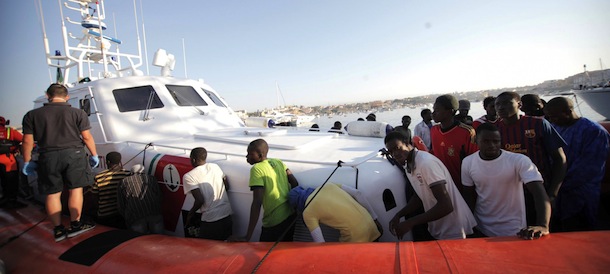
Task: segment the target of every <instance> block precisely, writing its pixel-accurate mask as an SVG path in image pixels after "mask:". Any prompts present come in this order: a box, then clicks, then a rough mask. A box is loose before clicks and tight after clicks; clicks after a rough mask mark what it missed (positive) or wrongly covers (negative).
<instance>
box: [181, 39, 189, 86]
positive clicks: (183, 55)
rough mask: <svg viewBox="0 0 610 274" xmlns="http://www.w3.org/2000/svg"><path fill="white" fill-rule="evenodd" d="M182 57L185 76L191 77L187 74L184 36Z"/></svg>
mask: <svg viewBox="0 0 610 274" xmlns="http://www.w3.org/2000/svg"><path fill="white" fill-rule="evenodd" d="M182 58H183V59H184V78H189V77H188V76H187V74H186V49H185V47H184V38H182Z"/></svg>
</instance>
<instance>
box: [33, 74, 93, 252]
mask: <svg viewBox="0 0 610 274" xmlns="http://www.w3.org/2000/svg"><path fill="white" fill-rule="evenodd" d="M46 95H47V98H48V100H49V103H45V104H44V105H43V106H42V107H40V108H37V109H34V110H30V111H29V112H28V113H27V114H25V116H24V117H23V123H22V124H23V134H24V135H23V159H24V161H25V164H24V166H23V173H24V174H25V175H33V174H34V172H35V171H37V172H38V185H39V188H38V190H39V191H40V193H41V194H44V195H46V210H47V214H48V216H49V218H50V220H51V223H52V224H53V225H54V226H55V227H54V229H53V233H54V235H55V241H56V242H58V241H61V240H63V239H65V238H66V236H67V237H74V236H76V235H79V234H81V233H83V232H85V231H88V230H90V229H92V228H94V227H95V225H94V224H92V223H89V222H81V212H82V208H83V187H84V186H88V185H91V184H92V183H93V176H92V173H91V168H92V167H93V168H95V167H97V166H98V165H99V162H100V160H99V157H98V156H97V150H96V147H95V140H94V139H93V136H92V135H91V132H89V129H91V125H90V124H89V118H88V117H87V114H86V113H85V112H84V111H83V110H82V109H77V108H73V107H71V106H70V104H68V103H67V100H68V99H69V98H70V97H69V96H68V89H67V88H66V87H65V86H63V85H61V84H51V85H50V86H49V88H48V89H47V92H46ZM34 141H37V142H38V143H37V145H38V149H39V152H40V155H39V157H38V164H37V163H35V162H31V160H32V149H33V148H34ZM83 143H84V146H86V147H87V148H88V149H89V152H90V153H91V156H90V157H89V161H87V154H86V151H85V149H84V147H83ZM64 186H67V187H68V189H69V191H70V195H69V198H68V206H69V207H70V221H71V223H70V228H69V229H67V230H66V229H65V228H64V226H63V225H62V223H61V207H62V204H61V192H62V190H63V189H64Z"/></svg>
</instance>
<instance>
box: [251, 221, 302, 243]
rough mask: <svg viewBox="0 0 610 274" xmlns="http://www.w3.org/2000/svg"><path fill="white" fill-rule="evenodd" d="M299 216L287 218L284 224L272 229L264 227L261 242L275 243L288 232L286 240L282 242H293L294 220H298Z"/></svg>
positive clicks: (285, 236) (281, 240)
mask: <svg viewBox="0 0 610 274" xmlns="http://www.w3.org/2000/svg"><path fill="white" fill-rule="evenodd" d="M296 217H297V215H296V214H293V215H291V216H290V217H288V218H286V220H284V221H283V222H281V223H279V224H278V225H276V226H272V227H263V229H262V231H261V238H260V241H261V242H275V241H277V240H278V239H280V237H281V236H282V234H283V233H284V231H286V234H285V235H284V238H282V239H280V242H292V237H293V236H294V225H293V223H294V219H296Z"/></svg>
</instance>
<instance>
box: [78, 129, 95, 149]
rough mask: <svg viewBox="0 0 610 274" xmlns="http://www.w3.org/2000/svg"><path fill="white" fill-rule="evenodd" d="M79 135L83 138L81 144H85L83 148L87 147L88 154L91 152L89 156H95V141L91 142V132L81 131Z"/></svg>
mask: <svg viewBox="0 0 610 274" xmlns="http://www.w3.org/2000/svg"><path fill="white" fill-rule="evenodd" d="M80 134H81V136H83V142H84V143H85V146H87V149H89V152H91V155H97V149H96V148H95V140H93V135H91V132H90V131H89V130H88V129H87V130H83V131H81V132H80Z"/></svg>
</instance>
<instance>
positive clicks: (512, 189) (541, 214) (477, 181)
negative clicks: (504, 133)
mask: <svg viewBox="0 0 610 274" xmlns="http://www.w3.org/2000/svg"><path fill="white" fill-rule="evenodd" d="M476 133H477V145H478V146H479V152H477V153H475V154H472V155H469V156H468V157H466V158H464V161H463V162H462V184H463V185H464V191H463V194H464V198H465V199H466V202H467V203H468V205H469V206H470V208H471V209H472V210H473V212H474V216H475V218H476V219H477V223H478V226H477V229H478V230H479V231H480V232H481V233H483V234H484V235H485V236H488V237H495V236H514V235H519V236H520V237H522V238H525V239H538V238H540V237H542V236H543V235H547V234H548V233H549V229H548V228H549V219H550V216H551V206H550V202H549V197H548V196H547V194H546V191H545V189H544V185H543V180H542V175H541V174H540V172H539V171H538V168H536V165H534V163H533V162H532V160H530V158H528V157H527V156H525V155H523V154H517V153H513V152H509V151H505V150H502V149H500V147H501V137H500V132H499V131H498V128H497V127H496V126H495V125H494V124H491V123H484V124H481V125H480V126H479V127H478V128H477V131H476ZM524 184H525V186H526V187H527V189H528V190H529V191H530V192H531V193H532V195H533V197H534V203H535V205H536V216H537V220H536V224H537V225H536V226H529V227H528V226H527V221H526V218H525V199H524V196H523V185H524Z"/></svg>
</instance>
